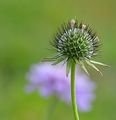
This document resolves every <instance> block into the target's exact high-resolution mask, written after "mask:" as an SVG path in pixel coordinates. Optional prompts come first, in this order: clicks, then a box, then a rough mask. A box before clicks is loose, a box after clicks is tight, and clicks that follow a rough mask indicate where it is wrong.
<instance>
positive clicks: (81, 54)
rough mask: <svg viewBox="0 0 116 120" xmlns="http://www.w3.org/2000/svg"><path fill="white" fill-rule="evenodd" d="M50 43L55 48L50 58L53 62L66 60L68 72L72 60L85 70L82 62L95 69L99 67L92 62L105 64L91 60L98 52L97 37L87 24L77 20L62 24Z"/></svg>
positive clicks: (98, 43)
mask: <svg viewBox="0 0 116 120" xmlns="http://www.w3.org/2000/svg"><path fill="white" fill-rule="evenodd" d="M51 44H52V46H53V49H54V50H55V55H54V56H53V57H52V58H50V60H52V61H54V64H57V63H60V62H62V61H66V62H67V69H68V70H67V71H68V72H69V70H70V66H71V65H70V64H71V63H72V62H75V63H78V64H80V65H81V66H82V68H83V69H84V70H85V72H87V69H86V68H85V65H84V62H86V63H87V64H88V65H90V66H91V67H93V68H94V69H96V70H97V71H99V69H98V68H97V67H95V65H94V64H99V65H104V66H106V65H105V64H103V63H100V62H96V61H92V60H91V59H92V58H93V56H95V55H97V53H98V49H99V45H100V41H99V38H98V36H97V35H96V34H95V33H94V32H93V31H92V29H91V28H90V27H89V26H88V25H85V24H83V23H80V24H79V23H78V21H77V20H74V19H72V20H71V21H69V22H68V23H65V24H64V25H62V27H61V29H59V30H58V32H57V33H56V35H55V38H54V40H53V41H52V42H51ZM47 60H49V59H47ZM99 72H100V71H99ZM87 73H88V72H87ZM100 73H101V72H100Z"/></svg>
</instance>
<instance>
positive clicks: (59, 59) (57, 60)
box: [52, 58, 64, 65]
mask: <svg viewBox="0 0 116 120" xmlns="http://www.w3.org/2000/svg"><path fill="white" fill-rule="evenodd" d="M63 60H64V58H58V59H56V61H55V62H54V63H53V64H52V65H56V64H58V63H60V62H62V61H63Z"/></svg>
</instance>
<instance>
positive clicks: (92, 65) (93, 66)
mask: <svg viewBox="0 0 116 120" xmlns="http://www.w3.org/2000/svg"><path fill="white" fill-rule="evenodd" d="M86 63H87V64H88V65H90V66H91V67H92V68H94V69H95V70H96V71H98V72H99V73H100V74H101V75H102V76H103V74H102V72H101V71H100V70H99V69H98V68H97V67H96V66H95V65H94V64H92V63H90V62H89V61H87V60H86Z"/></svg>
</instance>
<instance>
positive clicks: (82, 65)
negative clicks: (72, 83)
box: [80, 62, 89, 75]
mask: <svg viewBox="0 0 116 120" xmlns="http://www.w3.org/2000/svg"><path fill="white" fill-rule="evenodd" d="M80 65H81V67H82V68H83V70H84V71H85V72H86V73H87V74H88V75H89V72H88V70H87V69H86V67H85V65H84V63H83V62H80Z"/></svg>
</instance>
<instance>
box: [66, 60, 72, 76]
mask: <svg viewBox="0 0 116 120" xmlns="http://www.w3.org/2000/svg"><path fill="white" fill-rule="evenodd" d="M70 69H71V62H70V60H69V61H67V65H66V76H67V77H68V74H69V72H70Z"/></svg>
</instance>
